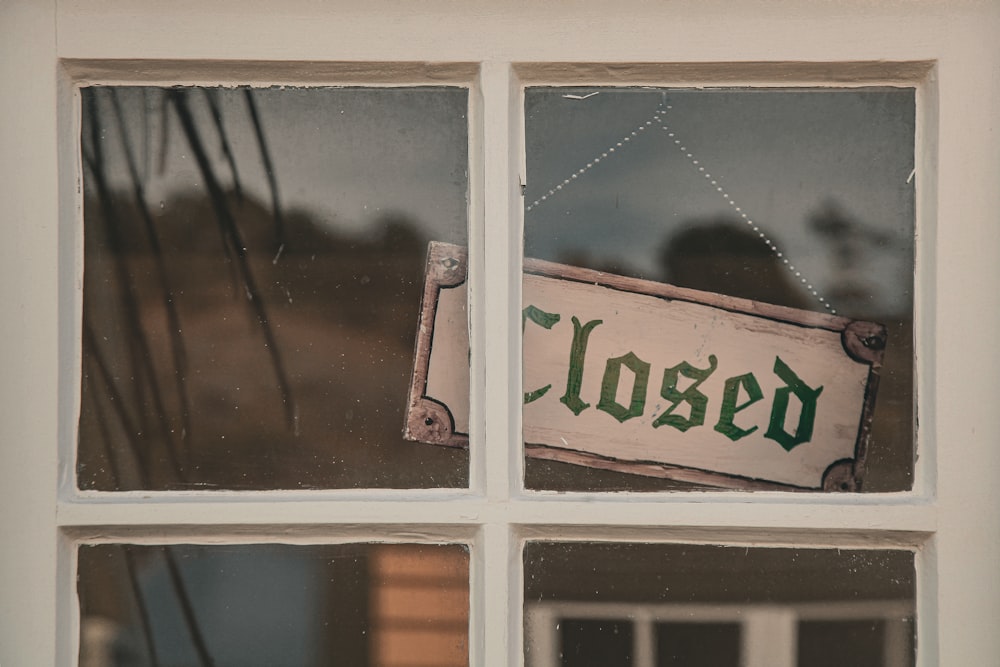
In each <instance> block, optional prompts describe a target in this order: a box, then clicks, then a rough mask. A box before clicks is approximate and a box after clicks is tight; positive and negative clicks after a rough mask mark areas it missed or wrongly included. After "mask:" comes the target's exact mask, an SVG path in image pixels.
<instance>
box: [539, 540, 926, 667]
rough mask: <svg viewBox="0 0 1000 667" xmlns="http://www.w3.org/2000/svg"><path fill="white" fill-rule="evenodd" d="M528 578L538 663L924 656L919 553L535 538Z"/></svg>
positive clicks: (805, 661) (724, 664)
mask: <svg viewBox="0 0 1000 667" xmlns="http://www.w3.org/2000/svg"><path fill="white" fill-rule="evenodd" d="M524 581H525V584H524V601H525V649H524V650H525V658H526V662H525V664H526V665H527V667H568V666H575V665H590V664H602V665H603V664H614V665H619V664H620V665H629V664H644V665H658V666H660V667H666V666H669V665H686V666H696V665H712V666H713V667H737V666H738V665H743V664H754V665H760V664H770V665H774V666H775V667H792V665H794V664H796V663H795V656H796V651H798V656H799V662H798V664H799V665H800V666H802V667H805V666H806V665H808V666H809V667H814V666H818V665H826V664H830V665H834V664H837V665H854V664H857V665H863V664H865V665H866V664H872V665H882V666H884V667H910V665H912V664H913V660H914V642H913V628H914V626H913V614H914V612H913V610H914V565H913V554H912V553H910V552H904V551H875V550H850V549H806V548H795V549H792V548H761V547H752V548H747V547H725V546H713V545H686V544H636V543H546V542H531V543H528V545H527V546H526V547H525V550H524ZM890 629H891V630H890ZM820 654H822V655H823V656H824V657H823V658H822V661H816V662H814V661H813V660H819V659H818V658H815V656H817V655H820ZM640 656H641V659H640ZM593 660H597V661H596V662H592V661H593ZM872 660H874V661H875V662H871V661H872ZM588 661H591V662H588Z"/></svg>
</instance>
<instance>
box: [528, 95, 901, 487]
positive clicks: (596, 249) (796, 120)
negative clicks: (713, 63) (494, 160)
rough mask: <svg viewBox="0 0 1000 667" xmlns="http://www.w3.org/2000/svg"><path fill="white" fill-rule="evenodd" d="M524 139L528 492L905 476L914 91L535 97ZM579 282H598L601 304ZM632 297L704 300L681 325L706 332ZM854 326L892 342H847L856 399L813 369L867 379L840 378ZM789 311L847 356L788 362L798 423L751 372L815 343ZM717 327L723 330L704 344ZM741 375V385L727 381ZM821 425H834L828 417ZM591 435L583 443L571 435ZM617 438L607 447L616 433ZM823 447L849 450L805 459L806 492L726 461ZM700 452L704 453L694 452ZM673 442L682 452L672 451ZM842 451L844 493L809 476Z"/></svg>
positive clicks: (879, 481) (765, 371)
mask: <svg viewBox="0 0 1000 667" xmlns="http://www.w3.org/2000/svg"><path fill="white" fill-rule="evenodd" d="M525 133H526V140H525V141H526V160H527V183H526V185H525V196H524V202H525V232H524V234H525V236H524V253H525V257H526V263H525V268H526V278H525V283H524V294H525V296H524V299H525V302H524V306H525V308H528V307H530V306H537V307H538V310H539V311H541V312H537V311H535V312H527V311H526V313H525V316H524V320H525V326H524V354H525V358H524V364H525V371H524V377H525V387H524V388H525V409H524V424H525V440H526V443H527V449H526V451H527V454H528V456H529V459H528V460H527V461H526V475H525V483H526V486H527V487H528V488H533V489H554V490H658V489H674V488H698V487H706V486H717V485H719V484H716V483H715V481H713V480H712V479H711V475H712V474H715V475H716V476H717V477H718V475H728V476H729V477H730V478H732V479H733V480H736V481H735V482H733V481H732V480H730V482H728V483H723V484H721V485H722V486H729V487H733V486H735V487H737V488H745V487H743V486H740V484H741V482H740V481H739V480H744V481H746V480H749V481H750V482H753V483H757V482H768V483H771V482H773V483H777V484H784V485H790V486H800V487H802V488H820V487H821V486H822V488H838V489H851V490H864V491H899V490H906V489H909V488H910V487H911V481H912V474H913V460H914V447H913V441H914V424H915V416H914V409H913V405H914V392H913V347H912V338H913V333H912V332H913V275H914V219H915V218H914V187H915V175H914V133H915V96H914V91H913V89H908V88H860V89H651V88H641V89H640V88H634V89H630V88H529V89H527V90H526V91H525ZM530 260H546V261H548V262H554V263H557V264H558V265H559V266H555V267H553V266H551V265H545V266H544V267H542V268H538V267H539V265H538V263H533V262H532V261H530ZM582 269H587V270H589V271H583V270H582ZM595 271H596V272H602V273H594V272H595ZM607 274H614V275H617V276H623V277H624V278H623V279H620V280H618V279H615V278H614V275H612V276H610V277H609V276H608V275H607ZM539 275H541V276H542V277H544V278H545V280H542V279H541V278H539ZM552 278H559V279H560V280H559V281H555V280H552ZM546 281H548V282H546ZM640 281H648V282H640ZM567 282H569V283H572V285H567V284H566V283H567ZM588 283H589V284H591V285H597V284H600V285H601V286H603V287H608V288H609V289H610V290H611V292H613V294H610V293H609V294H608V295H606V296H604V297H600V298H598V297H597V296H594V295H595V294H599V293H601V290H600V289H594V290H590V291H587V290H586V289H585V288H584V286H585V285H586V284H588ZM664 284H668V285H672V286H674V287H675V288H689V289H694V290H699V291H700V292H704V293H706V294H707V296H706V294H697V295H693V294H692V293H688V292H684V291H683V290H676V289H674V288H665V287H664ZM545 285H549V286H548V287H546V286H545ZM544 290H549V291H544ZM643 290H646V291H645V292H643ZM637 291H639V292H643V293H645V294H654V295H655V296H656V298H658V299H660V300H661V301H662V300H664V299H666V300H667V301H671V302H672V304H673V305H672V306H671V308H675V309H677V308H680V306H679V305H678V304H680V303H681V302H684V303H685V304H687V303H689V302H690V303H695V304H699V308H701V304H702V303H706V302H705V301H702V300H703V299H707V300H708V301H707V302H710V303H713V304H716V307H715V308H714V310H713V311H712V312H711V313H708V314H704V315H699V317H702V319H701V320H697V319H692V321H694V322H695V324H696V325H697V324H698V323H699V322H700V323H703V324H704V326H701V328H699V329H698V330H697V331H693V332H691V333H690V334H683V335H681V333H679V332H678V330H677V327H680V326H681V324H682V323H683V322H686V321H687V320H686V319H685V318H687V317H688V315H687V314H685V313H683V312H675V310H671V311H670V312H669V314H661V315H655V313H660V310H658V308H659V306H657V305H650V303H652V302H651V301H649V299H646V300H645V301H643V300H642V299H635V298H633V296H632V294H629V293H630V292H632V293H634V292H637ZM577 292H579V295H578V296H574V294H576V293H577ZM681 294H683V295H684V296H683V297H682V296H679V295H681ZM731 297H738V298H739V299H747V300H751V301H752V302H753V303H749V302H741V301H736V300H734V299H732V298H731ZM532 299H537V300H538V303H533V302H532ZM574 299H575V300H574ZM633 300H634V301H635V302H636V305H634V306H629V305H628V304H629V303H631V301H633ZM544 304H551V305H550V307H543V306H544ZM581 304H582V305H581ZM644 304H645V305H644ZM733 304H737V305H735V306H734V305H733ZM773 306H781V307H788V308H793V309H795V310H794V311H787V310H784V309H783V308H773ZM649 308H652V309H653V310H654V315H655V316H654V315H649V314H648V313H646V312H645V311H644V310H643V309H649ZM701 310H704V309H703V308H702V309H701ZM720 311H723V312H721V314H720ZM699 312H701V311H700V310H699ZM706 312H707V311H706ZM623 313H624V314H623ZM727 313H737V314H736V315H728V314H727ZM772 313H777V314H778V315H772ZM820 314H822V315H820ZM626 315H627V317H629V318H632V319H623V318H624V317H626ZM555 316H558V318H555ZM572 317H577V319H578V322H577V323H576V324H574V323H573V322H572V320H571V318H572ZM657 317H659V318H662V319H656V318H657ZM690 317H691V318H694V317H695V316H694V315H691V316H690ZM546 318H548V319H546ZM764 320H767V322H768V326H769V327H772V328H771V329H768V330H767V332H765V333H766V334H767V336H770V338H767V340H765V341H764V342H761V337H759V336H756V334H754V331H755V330H757V329H761V328H762V327H761V322H762V321H764ZM776 320H780V323H779V324H774V325H772V324H771V323H772V322H774V321H776ZM855 320H858V321H862V322H872V323H874V325H864V326H873V327H874V326H875V325H882V326H884V334H885V335H883V334H879V335H878V336H870V337H863V338H862V340H863V343H864V345H866V346H869V347H870V349H872V350H874V349H876V348H877V349H878V354H877V355H873V357H872V359H875V357H878V359H875V360H874V361H873V360H871V359H869V361H868V362H867V363H869V365H870V369H869V370H870V371H871V373H872V375H873V376H880V380H878V379H875V380H870V379H869V378H868V376H867V375H859V376H858V377H857V378H855V377H854V376H852V379H848V380H845V385H843V386H854V387H859V389H858V390H857V392H856V393H857V395H856V396H855V395H852V396H850V397H845V398H843V399H841V398H837V397H836V396H835V394H834V392H835V390H836V386H841V385H837V384H836V383H835V382H834V380H833V379H831V378H830V377H827V375H829V374H835V373H842V372H844V373H849V372H850V373H863V372H864V373H867V372H868V371H866V370H864V369H858V368H855V367H856V366H857V364H856V363H855V362H856V361H858V359H857V358H856V357H854V356H852V355H851V353H850V352H849V351H847V349H846V348H847V346H846V342H845V343H844V344H841V342H840V338H839V337H838V336H839V335H840V333H839V330H836V331H835V330H834V327H835V325H836V323H838V322H840V324H839V325H836V326H840V328H841V329H843V328H844V327H845V326H846V325H847V323H849V322H853V321H855ZM597 321H600V322H601V324H600V325H597V324H592V323H593V322H597ZM664 321H665V322H666V324H664ZM719 322H721V323H722V324H721V325H720V324H719ZM616 323H619V324H620V326H619V324H616ZM804 323H808V335H810V336H811V335H813V333H812V332H819V331H820V330H823V331H824V332H825V333H824V335H827V337H828V338H829V339H830V342H829V344H828V345H829V347H830V349H831V354H834V355H840V357H842V360H838V361H837V364H836V365H835V364H834V363H833V362H827V361H825V360H819V358H817V360H816V361H814V364H815V365H816V366H817V368H818V369H819V370H820V372H819V373H816V372H813V373H811V374H810V373H806V372H804V369H803V368H801V366H803V365H806V364H802V363H792V362H789V363H788V364H787V365H788V367H789V368H790V370H791V371H792V374H793V375H794V376H795V377H796V378H797V379H798V380H801V382H802V384H801V386H800V387H799V388H800V389H801V388H803V387H805V388H808V389H811V390H816V391H817V392H818V391H819V390H820V389H822V390H823V391H822V394H823V395H821V396H819V398H818V399H816V401H817V402H815V403H814V406H813V407H815V409H816V410H815V413H814V415H813V416H812V417H808V418H807V417H802V416H801V415H800V414H797V413H794V411H795V410H802V405H805V403H801V404H800V401H799V400H798V399H799V398H800V395H799V393H798V391H799V390H798V389H796V394H795V396H794V397H793V398H792V399H791V403H790V404H789V403H787V402H786V404H785V406H784V407H783V408H778V407H775V400H774V399H773V397H774V391H776V389H774V387H773V386H769V385H767V382H766V381H765V380H766V378H770V379H771V380H773V382H774V383H779V380H778V379H777V378H776V377H774V376H775V375H777V374H778V371H777V368H776V367H777V365H778V364H777V362H776V361H775V357H776V356H777V357H782V358H783V361H787V360H788V359H787V357H786V355H784V354H782V353H781V352H780V351H781V350H784V349H786V348H787V351H788V354H789V355H793V356H794V355H795V354H798V355H799V356H800V357H802V358H808V357H809V356H810V349H815V346H814V345H813V343H812V342H810V341H812V339H811V338H810V339H808V340H805V338H806V337H807V333H803V326H804ZM588 325H592V327H591V328H589V329H588V328H587V327H588ZM723 325H724V326H730V327H731V328H733V329H735V330H736V331H737V332H736V333H734V334H733V341H731V342H729V343H727V344H725V345H723V344H718V345H716V339H715V338H713V336H716V337H718V336H721V335H722V334H721V333H720V332H721V331H723V329H721V328H720V326H723ZM615 326H619V328H618V329H615ZM574 327H575V328H574ZM772 329H773V330H772ZM827 329H829V331H827ZM852 330H853V329H849V330H848V331H852ZM875 330H878V329H877V327H876V328H874V329H871V331H875ZM830 332H833V333H830ZM762 335H763V334H762ZM815 335H816V336H819V333H816V334H815ZM843 335H844V336H845V337H846V336H847V333H844V334H843ZM797 337H798V338H803V339H804V340H805V342H803V343H801V347H802V349H801V351H800V352H796V350H797V349H798V348H795V347H790V348H788V346H789V345H791V343H789V342H788V341H790V340H793V339H796V338H797ZM612 339H613V340H612ZM706 341H708V342H710V344H708V345H706ZM845 341H846V338H845ZM824 345H827V343H824ZM773 346H777V347H776V349H778V350H779V353H778V354H775V353H774V352H773V350H772V349H771V348H772V347H773ZM882 348H884V350H883V349H882ZM630 353H633V354H634V356H631V357H630V356H629V354H630ZM755 354H756V355H758V356H759V358H757V359H753V356H754V355H755ZM748 358H749V359H752V361H753V363H757V364H759V366H760V368H757V367H756V366H753V365H752V364H750V362H748V361H746V360H747V359H748ZM824 359H825V358H824ZM574 364H575V366H574ZM606 364H607V366H606ZM772 365H773V366H775V369H774V371H773V372H772ZM623 366H624V367H625V368H622V367H623ZM765 366H766V367H765ZM574 368H576V374H574V370H573V369H574ZM851 368H853V371H852V370H850V369H851ZM824 369H826V370H824ZM716 371H717V372H716ZM699 373H701V375H699ZM744 373H746V374H748V375H753V378H744V379H742V380H741V378H743V375H742V374H744ZM706 376H707V377H706ZM765 376H766V378H765ZM729 380H732V381H733V382H729ZM751 380H754V381H759V387H756V385H754V384H753V382H751ZM792 384H795V381H793V382H792ZM774 386H776V387H780V386H783V385H780V384H774ZM876 388H877V392H876V391H875V389H876ZM755 389H760V391H759V392H756V391H755ZM543 390H544V392H543ZM689 390H693V391H691V392H689ZM630 391H631V393H629V392H630ZM836 391H839V390H836ZM845 391H846V389H845ZM538 392H543V393H538ZM698 392H700V394H701V398H699V397H698ZM727 392H729V393H727ZM727 397H728V398H727ZM699 401H701V402H702V403H701V408H700V409H701V410H702V414H700V415H699V414H697V410H698V409H699V408H697V407H696V406H697V404H698V402H699ZM835 401H839V403H837V402H835ZM779 402H780V401H779ZM727 405H728V407H729V412H728V413H727V411H726V408H725V406H727ZM833 405H836V406H837V407H836V408H832V407H830V406H833ZM842 405H847V406H848V407H849V409H848V408H842V407H841V406H842ZM869 405H870V406H871V407H872V409H873V412H871V411H870V410H869V408H868V407H867V406H869ZM789 406H791V407H789ZM789 410H792V412H789ZM803 411H804V412H805V410H803ZM769 418H770V424H769V421H768V420H769ZM797 419H798V420H799V421H798V422H797V423H798V424H799V425H806V424H807V425H808V426H809V427H810V429H811V427H812V425H813V424H815V426H816V434H815V437H813V434H812V433H811V432H809V431H810V429H799V430H796V429H795V428H794V424H795V423H796V420H797ZM828 419H829V420H836V423H835V424H834V423H832V421H831V422H830V423H829V424H828V426H827V427H823V424H824V423H825V422H824V420H828ZM553 424H555V426H553ZM822 428H826V429H827V430H826V431H823V432H821V429H822ZM848 431H853V433H851V434H848ZM807 432H808V433H807ZM595 433H597V434H598V435H597V436H594V435H593V434H595ZM616 433H618V434H619V435H616ZM782 433H784V435H782ZM855 436H857V437H855ZM588 438H589V439H592V440H596V442H595V443H593V444H581V443H585V442H586V441H587V440H588ZM615 438H620V440H621V446H618V445H615V444H609V443H612V442H614V441H615ZM727 438H728V439H727ZM741 438H743V439H741ZM834 438H835V439H837V440H841V439H842V440H844V442H848V438H852V439H851V440H850V441H849V443H848V444H849V446H850V449H849V450H847V451H846V452H845V451H843V448H842V447H841V445H837V444H836V443H833V449H835V450H836V452H839V453H834V454H833V455H832V456H830V457H829V458H828V459H826V460H825V461H819V460H817V461H812V462H810V463H808V465H810V466H813V467H816V468H817V470H818V471H819V472H818V473H817V475H816V483H815V484H813V483H800V482H799V481H796V478H795V476H794V475H792V476H787V475H784V474H782V475H775V476H774V477H769V476H768V475H767V473H768V472H770V471H769V470H765V471H763V472H761V470H759V469H758V468H759V467H760V466H757V467H756V468H755V467H754V466H753V465H749V466H747V465H745V462H744V463H735V464H732V465H726V464H720V463H719V462H720V461H723V460H728V459H729V458H738V457H740V456H745V457H747V458H748V459H749V460H750V463H751V464H752V463H753V462H754V461H759V460H760V458H761V457H760V456H758V454H757V453H756V452H754V453H752V454H751V453H744V454H741V450H742V451H743V452H750V451H751V449H752V448H755V447H760V448H761V449H760V452H761V453H762V454H766V455H767V456H774V457H776V458H780V457H782V456H784V455H783V454H782V453H781V452H782V448H785V449H788V450H789V451H791V449H792V448H793V447H797V450H796V451H795V452H794V453H793V454H790V455H789V457H787V458H791V457H792V456H799V455H800V454H801V455H802V456H805V454H803V453H804V452H807V451H809V450H816V449H819V448H823V447H827V446H828V445H827V444H821V443H830V442H832V440H833V439H834ZM769 439H770V440H769ZM646 440H648V441H649V442H646ZM695 440H697V441H698V442H697V443H694V442H693V441H695ZM730 440H732V441H733V442H732V443H730ZM736 440H739V442H736ZM636 442H642V445H641V447H640V446H639V445H636V444H635V443H636ZM779 445H780V447H779ZM799 445H801V446H799ZM662 447H666V448H669V449H670V450H671V451H670V453H669V454H667V453H664V452H663V451H661V448H662ZM711 448H716V449H717V451H716V450H715V449H711ZM838 448H840V449H838ZM710 449H711V452H712V453H711V454H704V456H703V457H702V458H705V460H702V459H700V458H698V457H697V456H696V453H697V452H699V451H700V452H707V451H709V450H710ZM675 451H679V452H680V454H681V455H680V456H677V457H676V458H672V457H675ZM817 456H818V454H817ZM845 461H846V462H848V463H850V462H851V461H853V462H854V464H853V467H851V470H850V477H851V480H850V483H849V484H844V485H839V484H837V483H835V482H833V483H829V484H827V481H829V480H824V481H823V484H822V485H820V483H819V482H820V475H821V474H823V473H824V472H825V470H826V469H825V468H824V465H825V464H829V465H830V466H834V465H835V464H836V463H837V462H841V463H843V462H845ZM762 465H763V464H762ZM584 466H586V467H584ZM716 466H718V468H717V467H716ZM588 467H589V468H590V469H587V468H588ZM624 468H628V470H623V469H624ZM678 468H680V472H678ZM831 469H832V468H831ZM692 470H693V471H696V474H692V473H691V471H692ZM704 473H708V475H706V474H704ZM830 479H831V480H832V479H833V478H830ZM706 480H707V481H706ZM716 481H718V480H716ZM751 488H764V487H763V486H761V485H758V486H756V487H751Z"/></svg>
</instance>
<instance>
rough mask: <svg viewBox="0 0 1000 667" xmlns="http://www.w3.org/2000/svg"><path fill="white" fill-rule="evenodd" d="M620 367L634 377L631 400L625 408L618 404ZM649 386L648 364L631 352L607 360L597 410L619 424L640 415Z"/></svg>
mask: <svg viewBox="0 0 1000 667" xmlns="http://www.w3.org/2000/svg"><path fill="white" fill-rule="evenodd" d="M622 366H625V367H626V368H628V369H629V370H631V371H632V373H633V374H634V375H635V380H634V381H633V383H632V399H631V401H630V402H629V406H628V407H627V408H626V407H625V406H624V405H622V404H621V403H619V402H618V400H617V397H618V381H619V380H620V379H621V373H622ZM648 384H649V364H647V363H646V362H645V361H643V360H642V359H640V358H639V357H637V356H635V354H633V353H632V352H629V353H628V354H626V355H624V356H621V357H615V358H613V359H608V364H607V366H606V367H605V369H604V380H603V381H602V382H601V400H600V401H598V403H597V409H598V410H604V411H605V412H607V413H608V414H609V415H611V416H612V417H614V418H615V419H617V420H618V421H620V422H624V421H628V420H629V419H632V418H633V417H639V416H641V415H642V411H643V408H644V406H645V404H646V386H647V385H648Z"/></svg>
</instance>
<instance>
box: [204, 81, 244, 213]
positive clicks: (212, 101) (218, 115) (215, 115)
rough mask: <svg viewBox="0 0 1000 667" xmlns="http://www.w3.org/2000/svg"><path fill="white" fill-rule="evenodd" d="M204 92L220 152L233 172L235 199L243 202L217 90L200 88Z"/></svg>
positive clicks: (241, 188) (238, 176)
mask: <svg viewBox="0 0 1000 667" xmlns="http://www.w3.org/2000/svg"><path fill="white" fill-rule="evenodd" d="M202 90H203V91H204V93H205V100H206V101H208V108H209V110H211V112H212V120H213V121H214V122H215V129H216V131H217V132H218V133H219V144H220V145H221V147H222V154H223V155H224V156H225V158H226V163H227V164H228V165H229V171H230V172H232V174H233V194H235V195H236V201H238V202H240V203H242V202H243V187H242V185H240V172H239V170H238V169H237V168H236V157H235V156H234V155H233V150H232V147H231V146H230V145H229V134H228V133H227V132H226V124H225V121H224V120H223V119H222V109H221V108H220V107H219V100H218V91H216V90H214V89H212V88H202Z"/></svg>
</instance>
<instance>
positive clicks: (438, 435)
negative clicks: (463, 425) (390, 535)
mask: <svg viewBox="0 0 1000 667" xmlns="http://www.w3.org/2000/svg"><path fill="white" fill-rule="evenodd" d="M467 265H468V261H467V253H466V250H465V248H463V247H461V246H457V245H452V244H449V243H437V242H431V243H430V244H429V245H428V246H427V262H426V264H425V267H424V288H423V294H422V295H421V302H420V317H419V320H418V323H417V336H416V340H415V341H414V350H413V373H412V375H411V376H410V392H409V400H408V401H407V407H406V421H405V423H404V426H403V438H404V439H406V440H414V441H417V442H425V443H428V444H432V445H444V446H446V447H465V448H467V447H468V446H469V436H468V434H466V433H456V432H455V418H454V417H453V416H452V414H451V411H450V410H449V409H448V406H446V405H445V404H444V403H442V402H440V401H438V400H435V399H434V398H432V397H430V396H427V373H428V370H429V366H430V360H431V346H432V343H433V340H434V320H435V315H436V313H437V305H438V298H439V296H440V294H441V290H442V289H449V288H455V287H458V286H460V285H462V284H463V283H464V282H465V280H466V267H467Z"/></svg>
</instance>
